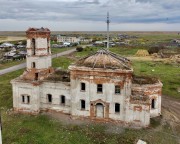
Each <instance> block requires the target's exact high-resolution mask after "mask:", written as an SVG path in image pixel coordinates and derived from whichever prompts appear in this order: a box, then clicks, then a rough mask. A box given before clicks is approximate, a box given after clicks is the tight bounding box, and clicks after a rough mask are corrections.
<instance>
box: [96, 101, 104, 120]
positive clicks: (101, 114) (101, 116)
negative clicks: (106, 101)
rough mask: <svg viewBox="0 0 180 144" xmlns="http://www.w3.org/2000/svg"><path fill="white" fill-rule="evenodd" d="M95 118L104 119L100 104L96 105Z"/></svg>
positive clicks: (102, 107) (102, 108)
mask: <svg viewBox="0 0 180 144" xmlns="http://www.w3.org/2000/svg"><path fill="white" fill-rule="evenodd" d="M96 117H97V118H104V106H103V105H102V104H101V103H98V104H96Z"/></svg>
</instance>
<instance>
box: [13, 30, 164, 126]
mask: <svg viewBox="0 0 180 144" xmlns="http://www.w3.org/2000/svg"><path fill="white" fill-rule="evenodd" d="M26 34H27V60H26V64H27V68H26V70H25V71H24V73H23V74H22V75H21V76H20V77H18V78H16V79H14V80H12V81H11V84H12V88H13V107H14V110H15V111H17V112H23V113H31V114H38V113H40V112H41V111H56V112H61V113H66V114H70V115H71V116H74V117H86V118H90V119H94V120H96V119H101V120H107V121H108V120H111V121H120V122H122V123H124V124H126V125H131V124H133V125H136V126H141V127H146V126H148V125H149V124H150V118H151V117H156V116H159V115H160V114H161V92H162V83H161V82H160V81H159V80H158V79H154V78H146V77H136V76H134V75H133V68H132V66H131V62H130V61H129V60H128V59H127V58H125V57H122V56H119V55H116V54H115V53H112V52H110V51H108V50H107V49H99V50H98V51H97V52H95V53H94V54H91V55H88V56H86V57H84V58H82V59H80V60H78V61H77V62H76V63H74V64H72V65H70V66H69V68H68V71H64V70H61V69H54V68H53V67H52V62H51V48H50V30H49V29H47V28H40V29H37V28H29V29H28V30H27V31H26Z"/></svg>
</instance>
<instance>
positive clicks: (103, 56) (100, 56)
mask: <svg viewBox="0 0 180 144" xmlns="http://www.w3.org/2000/svg"><path fill="white" fill-rule="evenodd" d="M76 65H77V66H84V67H91V68H107V69H125V70H131V63H130V60H128V59H127V58H125V57H122V56H119V55H117V54H115V53H112V52H110V51H108V50H106V49H100V50H98V51H97V52H95V53H93V54H90V55H88V56H86V57H84V58H82V59H80V60H79V61H78V62H77V63H76Z"/></svg>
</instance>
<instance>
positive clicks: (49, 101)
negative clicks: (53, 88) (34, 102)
mask: <svg viewBox="0 0 180 144" xmlns="http://www.w3.org/2000/svg"><path fill="white" fill-rule="evenodd" d="M47 102H48V103H52V95H51V94H47Z"/></svg>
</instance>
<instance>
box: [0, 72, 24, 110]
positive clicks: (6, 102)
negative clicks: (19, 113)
mask: <svg viewBox="0 0 180 144" xmlns="http://www.w3.org/2000/svg"><path fill="white" fill-rule="evenodd" d="M23 71H24V70H18V71H15V72H12V73H9V74H5V75H2V76H0V107H4V108H11V107H12V86H11V84H10V81H11V80H12V79H14V78H16V77H18V76H19V75H21V74H22V73H23Z"/></svg>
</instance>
